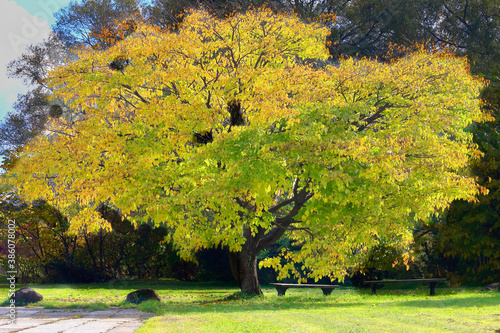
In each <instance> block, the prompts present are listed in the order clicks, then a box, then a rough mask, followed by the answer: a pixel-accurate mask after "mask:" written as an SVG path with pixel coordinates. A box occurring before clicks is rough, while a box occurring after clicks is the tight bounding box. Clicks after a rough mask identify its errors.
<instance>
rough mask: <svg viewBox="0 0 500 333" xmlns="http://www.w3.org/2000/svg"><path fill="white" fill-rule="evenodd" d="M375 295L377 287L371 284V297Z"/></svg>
mask: <svg viewBox="0 0 500 333" xmlns="http://www.w3.org/2000/svg"><path fill="white" fill-rule="evenodd" d="M376 293H377V285H376V284H372V295H375V294H376Z"/></svg>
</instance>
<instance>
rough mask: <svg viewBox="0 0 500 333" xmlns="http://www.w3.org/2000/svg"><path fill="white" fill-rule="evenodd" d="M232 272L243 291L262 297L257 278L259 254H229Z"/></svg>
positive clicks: (242, 252) (243, 252)
mask: <svg viewBox="0 0 500 333" xmlns="http://www.w3.org/2000/svg"><path fill="white" fill-rule="evenodd" d="M229 262H230V264H231V272H232V273H233V276H234V278H235V280H236V282H238V284H239V286H240V289H241V291H243V292H245V293H247V294H249V295H262V290H261V289H260V285H259V278H258V277H257V254H250V253H247V252H245V251H241V252H229Z"/></svg>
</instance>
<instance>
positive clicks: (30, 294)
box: [10, 287, 43, 304]
mask: <svg viewBox="0 0 500 333" xmlns="http://www.w3.org/2000/svg"><path fill="white" fill-rule="evenodd" d="M10 299H13V300H15V301H16V303H21V304H27V303H36V302H39V301H41V300H43V296H42V295H41V294H40V293H38V292H36V291H35V290H34V289H32V288H30V287H23V288H21V289H19V290H17V291H16V292H15V293H14V294H13V295H12V296H11V297H10Z"/></svg>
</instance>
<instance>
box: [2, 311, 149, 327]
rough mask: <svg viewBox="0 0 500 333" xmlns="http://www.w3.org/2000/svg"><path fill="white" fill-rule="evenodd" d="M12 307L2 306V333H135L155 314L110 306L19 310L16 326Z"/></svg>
mask: <svg viewBox="0 0 500 333" xmlns="http://www.w3.org/2000/svg"><path fill="white" fill-rule="evenodd" d="M9 310H10V309H9V308H7V307H0V333H7V332H9V333H10V332H19V333H59V332H64V333H82V332H85V333H90V332H92V333H132V332H135V330H136V329H138V328H139V327H140V326H141V325H142V324H144V320H146V319H148V318H151V317H153V314H152V313H146V312H141V311H137V310H135V309H122V308H119V307H110V308H109V309H107V310H99V311H91V310H90V311H89V310H84V309H44V308H43V307H33V308H25V307H17V308H16V310H17V314H16V323H15V324H10V323H9V319H8V318H9V317H8V314H9Z"/></svg>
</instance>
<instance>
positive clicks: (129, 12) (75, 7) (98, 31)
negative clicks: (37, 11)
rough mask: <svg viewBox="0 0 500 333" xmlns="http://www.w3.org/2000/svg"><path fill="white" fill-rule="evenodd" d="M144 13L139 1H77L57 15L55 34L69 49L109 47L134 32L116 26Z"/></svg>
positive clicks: (54, 27)
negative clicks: (128, 33) (125, 34)
mask: <svg viewBox="0 0 500 333" xmlns="http://www.w3.org/2000/svg"><path fill="white" fill-rule="evenodd" d="M140 11H141V6H140V1H136V0H94V1H83V2H76V1H75V2H71V3H70V4H69V5H68V6H67V7H65V8H62V9H61V10H59V12H57V13H55V14H54V16H55V18H56V23H55V24H54V26H53V30H54V32H55V33H56V35H57V37H59V39H60V40H61V41H62V42H63V43H64V44H65V46H66V47H69V48H75V47H77V46H82V45H83V46H87V47H97V48H100V47H107V46H109V45H112V44H114V43H115V42H117V41H119V40H121V39H122V38H123V36H122V35H123V33H124V32H126V31H127V28H131V26H129V27H120V26H117V24H116V23H117V22H124V21H127V20H129V19H133V18H135V17H137V15H139V14H140ZM103 37H105V38H103ZM106 38H107V39H106Z"/></svg>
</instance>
